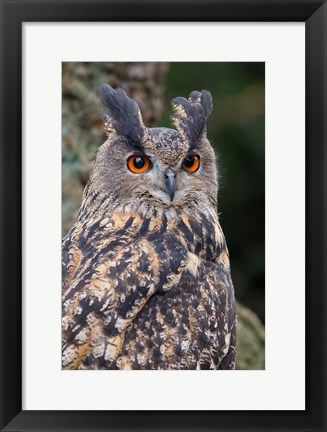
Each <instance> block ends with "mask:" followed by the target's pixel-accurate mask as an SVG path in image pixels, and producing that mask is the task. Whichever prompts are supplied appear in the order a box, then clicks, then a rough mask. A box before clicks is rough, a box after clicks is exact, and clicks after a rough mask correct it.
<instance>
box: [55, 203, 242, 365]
mask: <svg viewBox="0 0 327 432" xmlns="http://www.w3.org/2000/svg"><path fill="white" fill-rule="evenodd" d="M62 323H63V368H65V369H77V368H79V369H196V368H197V369H208V368H213V369H217V368H222V369H233V368H234V367H235V299H234V290H233V285H232V281H231V276H230V265H229V257H228V251H227V248H226V244H225V239H224V235H223V233H222V230H221V228H220V225H219V222H218V219H217V216H216V214H212V215H204V214H197V215H186V214H180V215H178V214H177V213H175V212H162V213H160V214H158V213H156V212H155V211H151V212H148V213H145V214H144V215H142V216H141V215H140V214H138V213H135V212H124V213H119V212H117V213H112V214H111V215H110V216H106V217H102V218H98V219H97V218H91V220H90V219H88V220H87V221H85V222H77V223H76V224H75V225H74V227H73V228H72V230H71V231H70V233H69V234H68V236H67V237H66V238H65V239H64V242H63V319H62Z"/></svg>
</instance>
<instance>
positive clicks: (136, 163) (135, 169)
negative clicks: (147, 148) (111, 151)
mask: <svg viewBox="0 0 327 432" xmlns="http://www.w3.org/2000/svg"><path fill="white" fill-rule="evenodd" d="M150 165H151V162H150V159H149V158H148V157H147V156H145V155H141V154H135V155H132V156H130V157H129V158H128V159H127V167H128V169H129V170H130V171H132V173H134V174H142V173H144V172H145V171H147V170H148V169H149V168H150Z"/></svg>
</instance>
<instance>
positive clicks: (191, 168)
mask: <svg viewBox="0 0 327 432" xmlns="http://www.w3.org/2000/svg"><path fill="white" fill-rule="evenodd" d="M182 166H183V168H184V169H185V171H187V172H189V173H195V171H197V170H198V169H199V166H200V156H197V155H192V156H187V157H186V158H185V159H184V161H183V165H182Z"/></svg>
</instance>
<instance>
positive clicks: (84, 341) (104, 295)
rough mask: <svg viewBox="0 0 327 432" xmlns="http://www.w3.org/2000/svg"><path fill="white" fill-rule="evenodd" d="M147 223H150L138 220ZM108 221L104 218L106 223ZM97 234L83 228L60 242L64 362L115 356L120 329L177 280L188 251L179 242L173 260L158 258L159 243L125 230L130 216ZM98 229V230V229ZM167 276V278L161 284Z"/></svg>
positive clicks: (91, 363) (97, 361) (102, 362)
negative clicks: (163, 260)
mask: <svg viewBox="0 0 327 432" xmlns="http://www.w3.org/2000/svg"><path fill="white" fill-rule="evenodd" d="M143 223H145V224H149V222H143ZM110 224H111V222H110V221H109V222H108V226H110ZM117 224H120V226H121V228H120V230H118V229H116V230H115V231H114V232H111V233H110V235H108V233H106V235H104V233H102V234H101V235H100V237H98V238H97V237H96V236H94V235H92V232H91V233H90V232H88V234H87V238H88V240H87V241H84V242H83V238H84V237H85V236H84V235H83V234H82V229H80V232H79V233H78V234H76V233H75V238H74V239H73V240H72V239H71V238H70V240H66V241H64V243H63V257H64V261H65V262H64V266H63V269H64V270H63V275H64V277H63V307H62V325H63V330H62V343H63V357H62V358H63V367H64V368H66V369H77V368H83V367H87V368H92V367H94V368H97V369H101V368H108V367H110V365H111V364H112V363H113V362H114V360H115V359H116V358H117V356H118V354H119V352H120V350H121V347H122V345H123V342H124V336H125V331H126V329H127V328H128V326H129V325H130V323H131V322H132V321H133V320H134V319H135V317H136V316H137V315H138V314H139V312H140V311H141V310H142V309H143V307H144V305H145V304H146V303H147V302H148V300H149V299H150V298H151V297H152V296H153V294H154V293H155V292H156V291H157V290H158V287H160V289H162V290H169V289H170V287H171V286H173V285H174V284H176V283H177V282H178V279H179V276H180V274H181V272H182V268H183V259H184V258H185V255H186V253H187V251H186V250H184V249H183V248H181V247H180V245H176V246H173V245H172V247H173V248H175V249H176V250H172V251H170V256H171V257H173V258H171V259H172V260H173V261H169V260H165V262H164V263H163V262H162V260H161V259H160V256H162V253H163V251H162V249H163V248H164V246H163V245H162V244H161V243H160V242H153V241H152V240H151V236H145V235H144V233H143V231H142V226H141V229H140V230H138V237H136V238H135V237H133V236H131V235H130V232H129V228H130V226H131V224H132V220H130V219H128V218H126V220H123V219H122V218H121V217H120V220H119V221H117ZM99 231H100V232H101V230H99ZM163 281H166V283H163Z"/></svg>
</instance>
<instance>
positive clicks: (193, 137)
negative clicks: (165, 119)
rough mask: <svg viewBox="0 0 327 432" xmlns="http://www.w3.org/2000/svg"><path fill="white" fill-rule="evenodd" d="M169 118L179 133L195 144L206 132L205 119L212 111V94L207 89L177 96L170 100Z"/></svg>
mask: <svg viewBox="0 0 327 432" xmlns="http://www.w3.org/2000/svg"><path fill="white" fill-rule="evenodd" d="M171 104H172V107H173V111H174V113H173V115H172V116H171V119H172V121H173V124H174V126H175V127H176V128H177V130H178V132H179V133H180V135H181V136H182V137H183V138H184V139H186V140H188V141H189V142H190V144H191V146H192V145H195V144H196V143H197V142H198V141H199V140H200V139H201V138H202V137H203V136H205V133H206V121H207V119H208V117H209V115H210V114H211V111H212V96H211V93H210V92H209V91H208V90H201V92H198V91H193V92H191V93H190V95H189V98H188V99H185V98H183V97H177V98H175V99H173V100H172V101H171Z"/></svg>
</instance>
